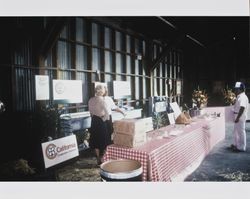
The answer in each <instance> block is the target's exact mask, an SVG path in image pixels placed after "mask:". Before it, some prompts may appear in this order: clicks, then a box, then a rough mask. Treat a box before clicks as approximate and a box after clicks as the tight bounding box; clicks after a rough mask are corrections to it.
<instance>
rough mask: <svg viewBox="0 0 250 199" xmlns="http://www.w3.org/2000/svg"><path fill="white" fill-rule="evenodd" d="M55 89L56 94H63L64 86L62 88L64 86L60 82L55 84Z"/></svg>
mask: <svg viewBox="0 0 250 199" xmlns="http://www.w3.org/2000/svg"><path fill="white" fill-rule="evenodd" d="M55 89H56V92H57V93H58V94H62V93H64V91H65V86H64V84H63V83H62V82H58V83H56V85H55Z"/></svg>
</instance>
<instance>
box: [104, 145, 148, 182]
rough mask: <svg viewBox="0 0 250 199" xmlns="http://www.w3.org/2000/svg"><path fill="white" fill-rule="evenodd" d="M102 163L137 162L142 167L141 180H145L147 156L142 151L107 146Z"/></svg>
mask: <svg viewBox="0 0 250 199" xmlns="http://www.w3.org/2000/svg"><path fill="white" fill-rule="evenodd" d="M103 159H104V161H108V160H118V159H130V160H137V161H139V162H140V163H141V166H142V172H143V173H142V180H143V181H146V180H147V168H148V154H147V153H146V152H144V151H139V150H136V149H134V148H125V147H120V146H117V145H114V144H113V145H109V146H108V147H107V149H106V153H105V154H104V157H103Z"/></svg>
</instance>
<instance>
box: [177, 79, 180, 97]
mask: <svg viewBox="0 0 250 199" xmlns="http://www.w3.org/2000/svg"><path fill="white" fill-rule="evenodd" d="M176 94H177V95H180V94H181V81H180V80H177V81H176Z"/></svg>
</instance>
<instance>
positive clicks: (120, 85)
mask: <svg viewBox="0 0 250 199" xmlns="http://www.w3.org/2000/svg"><path fill="white" fill-rule="evenodd" d="M113 94H114V99H122V98H127V97H130V96H131V86H130V82H129V81H113Z"/></svg>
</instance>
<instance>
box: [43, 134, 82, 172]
mask: <svg viewBox="0 0 250 199" xmlns="http://www.w3.org/2000/svg"><path fill="white" fill-rule="evenodd" d="M42 151H43V159H44V164H45V168H49V167H51V166H54V165H57V164H59V163H61V162H64V161H66V160H69V159H72V158H74V157H76V156H78V155H79V150H78V145H77V141H76V136H75V135H70V136H66V137H63V138H59V139H56V140H52V141H49V142H44V143H42Z"/></svg>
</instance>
